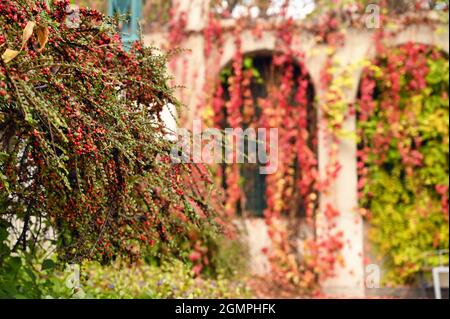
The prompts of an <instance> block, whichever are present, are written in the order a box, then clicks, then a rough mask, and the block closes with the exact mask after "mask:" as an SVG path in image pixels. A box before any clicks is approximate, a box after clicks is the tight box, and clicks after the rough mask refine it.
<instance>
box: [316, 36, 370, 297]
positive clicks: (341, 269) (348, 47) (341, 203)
mask: <svg viewBox="0 0 450 319" xmlns="http://www.w3.org/2000/svg"><path fill="white" fill-rule="evenodd" d="M371 39H372V38H371V36H370V33H368V32H367V33H366V32H361V31H359V32H356V31H355V32H353V31H352V30H348V33H347V37H346V44H345V47H343V48H341V49H339V50H338V52H336V54H335V56H334V61H335V63H336V64H337V65H338V68H337V69H338V71H337V73H339V72H341V71H342V72H346V73H347V74H346V76H347V77H348V78H349V79H350V80H351V81H350V82H349V86H348V87H347V88H346V89H344V92H343V94H344V99H345V100H346V103H348V104H350V103H353V102H355V100H356V97H357V92H358V87H359V77H360V73H361V69H362V62H363V60H364V59H365V57H366V56H367V52H368V51H369V50H370V47H371V46H372V40H371ZM338 76H340V75H339V74H338ZM323 93H324V92H322V94H320V95H319V99H322V101H320V102H319V103H325V101H324V100H323ZM344 130H345V131H346V132H348V133H350V134H349V137H343V138H341V140H340V144H339V149H338V161H339V163H340V164H341V165H342V168H341V170H340V172H339V175H338V177H337V180H336V181H335V183H334V185H333V186H332V188H331V190H330V192H329V193H328V194H322V195H321V212H322V214H323V212H324V209H325V207H326V205H327V203H330V204H332V205H333V206H334V207H335V208H336V209H337V210H338V211H339V212H340V215H339V216H338V217H337V218H336V227H335V230H336V231H342V233H343V236H344V237H343V244H344V247H343V249H342V251H341V255H342V257H343V261H344V265H342V266H338V267H337V269H336V276H335V277H334V278H331V279H329V280H328V281H327V282H326V283H325V284H324V290H325V292H326V293H327V294H330V295H336V296H339V297H364V296H365V283H364V281H365V271H364V251H363V250H364V228H363V219H362V217H361V215H360V214H359V213H358V189H357V184H358V176H357V140H356V138H355V137H356V118H355V116H349V117H348V118H347V119H346V120H345V122H344ZM324 134H325V133H324V132H323V130H322V131H321V132H320V133H319V141H320V142H319V162H320V170H321V172H323V174H322V175H324V170H325V169H326V165H327V162H328V158H327V157H328V154H327V152H328V149H327V146H326V145H325V135H324ZM351 135H354V136H353V137H352V136H351ZM324 218H325V217H324V216H323V215H321V216H319V218H318V225H319V229H318V230H319V231H320V224H321V223H323V222H324ZM319 236H320V234H319Z"/></svg>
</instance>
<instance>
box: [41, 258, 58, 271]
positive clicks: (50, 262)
mask: <svg viewBox="0 0 450 319" xmlns="http://www.w3.org/2000/svg"><path fill="white" fill-rule="evenodd" d="M53 268H55V263H54V262H53V260H51V259H46V260H44V262H43V263H42V270H48V269H53Z"/></svg>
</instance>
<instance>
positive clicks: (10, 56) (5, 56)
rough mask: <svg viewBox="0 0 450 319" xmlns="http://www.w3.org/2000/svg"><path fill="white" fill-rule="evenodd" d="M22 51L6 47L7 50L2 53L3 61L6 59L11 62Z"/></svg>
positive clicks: (6, 61)
mask: <svg viewBox="0 0 450 319" xmlns="http://www.w3.org/2000/svg"><path fill="white" fill-rule="evenodd" d="M19 53H20V51H16V50H11V49H6V51H5V52H4V53H3V55H2V59H3V61H5V63H9V62H11V61H12V60H13V59H14V58H15V57H16V56H18V55H19Z"/></svg>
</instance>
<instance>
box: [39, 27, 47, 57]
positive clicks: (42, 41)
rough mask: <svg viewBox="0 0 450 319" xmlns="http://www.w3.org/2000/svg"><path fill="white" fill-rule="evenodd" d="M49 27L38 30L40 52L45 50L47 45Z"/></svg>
mask: <svg viewBox="0 0 450 319" xmlns="http://www.w3.org/2000/svg"><path fill="white" fill-rule="evenodd" d="M49 33H50V32H49V30H48V27H39V28H38V29H37V30H36V34H37V38H38V42H39V52H40V51H42V50H44V48H45V45H46V44H47V42H48V35H49Z"/></svg>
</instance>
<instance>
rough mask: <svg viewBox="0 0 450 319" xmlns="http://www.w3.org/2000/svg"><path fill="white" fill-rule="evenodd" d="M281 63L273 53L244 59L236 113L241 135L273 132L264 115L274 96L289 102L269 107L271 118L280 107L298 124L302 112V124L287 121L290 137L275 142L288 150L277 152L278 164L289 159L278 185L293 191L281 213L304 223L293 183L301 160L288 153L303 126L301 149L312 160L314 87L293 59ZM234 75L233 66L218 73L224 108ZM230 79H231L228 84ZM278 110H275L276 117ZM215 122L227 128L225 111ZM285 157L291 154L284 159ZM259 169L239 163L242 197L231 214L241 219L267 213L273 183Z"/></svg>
mask: <svg viewBox="0 0 450 319" xmlns="http://www.w3.org/2000/svg"><path fill="white" fill-rule="evenodd" d="M284 58H286V57H285V56H280V55H278V54H274V53H273V52H256V53H253V54H247V55H245V56H244V58H243V62H242V74H243V76H242V78H241V81H242V86H241V90H242V92H241V94H242V99H243V105H242V106H241V108H240V114H239V115H240V117H241V119H242V122H241V125H242V129H243V130H245V129H247V128H254V129H257V128H268V127H273V125H272V124H271V123H270V121H268V120H267V118H268V115H267V114H265V113H268V112H267V109H265V108H267V107H268V106H266V105H267V103H268V100H270V99H272V102H273V98H274V96H276V95H277V94H285V93H286V92H288V93H287V94H288V96H286V98H285V100H286V105H285V106H282V105H279V106H277V105H273V103H272V104H271V106H270V107H271V109H272V110H273V112H281V108H282V107H289V108H292V109H291V111H290V112H291V113H290V114H291V115H292V114H294V115H295V116H297V115H298V116H299V118H300V113H302V112H300V110H301V108H303V109H302V111H305V112H303V113H302V114H304V115H303V116H304V118H302V119H300V120H299V122H298V123H292V121H290V122H291V124H290V125H291V126H295V128H293V129H292V131H293V134H292V137H290V138H289V139H288V140H286V139H283V137H282V136H280V138H281V140H280V141H279V143H285V144H286V143H287V144H291V145H290V149H289V150H287V149H283V148H282V147H281V148H280V149H279V157H280V158H281V159H283V158H285V157H286V156H288V157H290V158H292V161H291V162H290V163H289V164H288V166H289V168H288V169H287V170H288V171H289V176H287V174H281V175H280V176H279V178H280V179H286V180H287V181H288V180H292V184H293V185H292V188H293V189H292V190H291V192H289V193H292V194H290V195H289V196H287V197H286V198H283V200H284V201H285V203H284V204H285V205H284V206H285V207H284V208H283V211H282V213H283V214H286V215H290V216H292V215H294V216H297V217H304V216H305V212H306V207H305V202H304V200H303V199H302V197H301V196H300V193H301V192H300V190H299V187H300V186H299V183H297V181H298V180H299V179H301V176H302V172H301V168H300V166H301V165H300V159H299V157H298V156H296V154H291V152H294V153H295V152H297V150H296V149H295V145H297V138H298V135H299V134H300V133H299V131H298V130H297V128H298V129H300V126H301V123H306V124H305V125H306V126H307V131H308V132H309V134H308V138H307V141H306V143H307V144H308V147H309V149H310V150H311V153H313V154H314V155H317V134H316V130H317V121H316V117H317V113H316V111H315V108H314V87H313V85H312V83H311V80H310V78H309V75H308V74H307V72H306V70H305V69H302V67H301V66H300V65H299V64H297V63H296V62H295V61H294V59H291V58H289V59H288V60H289V61H283V59H284ZM234 73H235V72H234V71H233V67H232V66H227V67H225V68H224V69H223V70H222V72H221V83H222V84H221V85H222V90H223V99H224V100H225V104H226V103H229V102H230V101H231V100H232V99H233V97H232V95H233V94H235V93H233V87H232V82H233V81H236V79H233V76H234ZM230 78H231V79H232V80H231V81H230ZM230 82H231V83H230ZM287 82H290V83H291V84H292V86H291V87H290V88H286V87H285V86H286V85H287ZM300 83H303V84H305V83H306V87H304V85H303V86H302V90H303V91H302V92H301V94H302V95H303V96H301V97H299V95H300V94H299V92H300V88H299V85H300ZM300 98H301V99H303V100H304V102H303V104H304V105H300V104H302V102H301V101H300V100H299V99H300ZM277 108H280V109H279V110H278V111H277ZM280 114H281V113H280ZM219 117H220V126H221V127H222V128H229V127H232V125H231V124H230V114H229V110H228V109H227V107H223V108H222V109H221V114H219ZM269 117H270V116H269ZM283 125H284V124H283V123H277V124H275V126H274V127H275V128H278V127H277V126H280V127H279V128H280V131H282V130H283V129H285V128H284V127H282V126H283ZM257 144H258V147H265V146H264V144H263V143H262V141H258V142H257ZM246 151H247V150H246ZM286 152H289V153H290V154H286ZM226 168H227V165H226V164H223V165H222V168H221V169H222V176H224V178H223V183H222V186H223V187H224V188H225V189H226V188H227V185H226V182H225V180H226V178H225V176H226ZM259 168H260V163H256V164H251V163H244V164H241V165H239V175H240V179H239V186H240V189H241V192H242V196H240V200H239V202H238V203H237V207H236V210H237V212H238V213H239V214H242V215H244V216H257V217H262V216H263V215H264V211H265V209H266V208H268V203H267V199H268V197H269V196H267V195H268V194H269V193H270V192H271V189H270V187H273V186H271V185H270V184H269V182H268V179H273V177H271V176H267V175H264V174H261V173H260V170H259ZM276 174H277V173H276ZM287 184H289V182H288V183H287ZM286 193H288V191H286ZM296 195H298V196H296ZM281 196H283V195H281Z"/></svg>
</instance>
